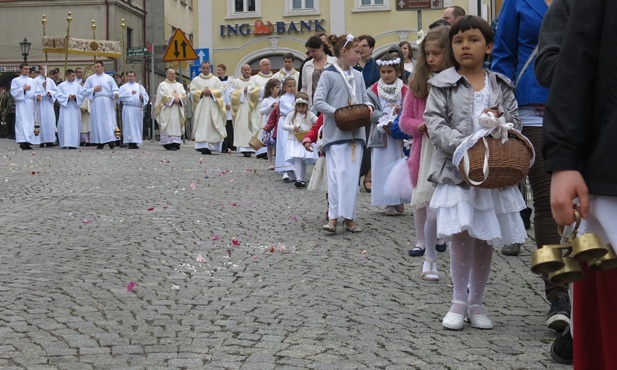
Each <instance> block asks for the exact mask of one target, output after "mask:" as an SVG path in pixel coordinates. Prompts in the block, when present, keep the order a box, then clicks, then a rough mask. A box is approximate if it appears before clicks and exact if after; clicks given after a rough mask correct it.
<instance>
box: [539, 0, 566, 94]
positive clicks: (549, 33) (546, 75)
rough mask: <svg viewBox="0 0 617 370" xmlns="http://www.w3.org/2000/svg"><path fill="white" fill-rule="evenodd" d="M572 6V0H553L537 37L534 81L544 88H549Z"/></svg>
mask: <svg viewBox="0 0 617 370" xmlns="http://www.w3.org/2000/svg"><path fill="white" fill-rule="evenodd" d="M573 4H574V0H553V2H552V3H551V6H550V7H549V8H548V10H547V11H546V14H545V15H544V20H543V21H542V27H541V28H540V36H538V55H537V56H536V60H535V63H534V71H535V73H536V79H537V80H538V82H539V83H540V85H542V86H544V87H551V81H552V80H553V74H554V73H555V67H556V66H557V60H558V59H559V51H560V50H561V43H562V41H563V35H564V34H565V33H566V26H567V25H568V18H569V17H570V10H571V9H572V5H573Z"/></svg>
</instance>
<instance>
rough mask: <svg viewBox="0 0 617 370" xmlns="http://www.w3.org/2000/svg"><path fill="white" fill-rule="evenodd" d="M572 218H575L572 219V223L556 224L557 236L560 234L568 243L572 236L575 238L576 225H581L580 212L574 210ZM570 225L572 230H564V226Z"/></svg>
mask: <svg viewBox="0 0 617 370" xmlns="http://www.w3.org/2000/svg"><path fill="white" fill-rule="evenodd" d="M574 218H575V219H576V220H575V221H574V223H573V224H570V225H565V226H564V225H557V232H558V233H559V236H561V237H562V238H564V239H566V240H567V241H568V244H570V243H572V240H573V239H574V238H576V233H577V232H578V227H579V226H580V225H581V214H580V213H579V212H578V211H577V210H574ZM570 227H572V230H571V231H570V230H566V228H568V229H569V228H570ZM564 233H565V234H569V235H567V236H564Z"/></svg>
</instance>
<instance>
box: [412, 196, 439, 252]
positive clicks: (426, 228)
mask: <svg viewBox="0 0 617 370" xmlns="http://www.w3.org/2000/svg"><path fill="white" fill-rule="evenodd" d="M413 217H414V224H415V226H416V246H417V247H420V248H425V252H424V255H425V256H426V257H427V258H428V259H436V258H437V251H436V250H435V245H436V244H437V210H436V209H434V208H431V207H421V208H416V209H415V210H414V216H413Z"/></svg>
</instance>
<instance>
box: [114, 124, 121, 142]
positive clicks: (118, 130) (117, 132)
mask: <svg viewBox="0 0 617 370" xmlns="http://www.w3.org/2000/svg"><path fill="white" fill-rule="evenodd" d="M114 133H115V134H116V139H120V137H121V136H122V131H121V130H120V127H116V129H115V130H114Z"/></svg>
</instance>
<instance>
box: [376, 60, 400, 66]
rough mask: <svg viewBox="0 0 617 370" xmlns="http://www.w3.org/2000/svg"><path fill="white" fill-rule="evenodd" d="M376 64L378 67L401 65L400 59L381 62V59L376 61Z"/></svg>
mask: <svg viewBox="0 0 617 370" xmlns="http://www.w3.org/2000/svg"><path fill="white" fill-rule="evenodd" d="M376 63H377V65H378V66H393V65H399V64H401V58H396V59H392V60H381V59H378V60H377V62H376Z"/></svg>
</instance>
